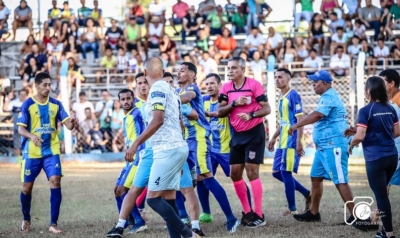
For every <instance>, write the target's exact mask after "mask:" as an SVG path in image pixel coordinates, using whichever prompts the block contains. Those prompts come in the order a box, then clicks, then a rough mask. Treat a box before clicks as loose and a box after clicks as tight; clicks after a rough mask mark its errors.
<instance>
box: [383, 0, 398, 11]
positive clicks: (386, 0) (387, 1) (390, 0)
mask: <svg viewBox="0 0 400 238" xmlns="http://www.w3.org/2000/svg"><path fill="white" fill-rule="evenodd" d="M394 2H395V0H380V1H379V3H380V5H381V9H384V8H385V7H388V8H391V7H392V6H393V5H394Z"/></svg>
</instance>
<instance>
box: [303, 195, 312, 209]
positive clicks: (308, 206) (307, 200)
mask: <svg viewBox="0 0 400 238" xmlns="http://www.w3.org/2000/svg"><path fill="white" fill-rule="evenodd" d="M304 201H305V203H306V206H305V208H304V212H306V211H308V210H310V207H311V193H310V195H308V197H306V198H305V199H304Z"/></svg>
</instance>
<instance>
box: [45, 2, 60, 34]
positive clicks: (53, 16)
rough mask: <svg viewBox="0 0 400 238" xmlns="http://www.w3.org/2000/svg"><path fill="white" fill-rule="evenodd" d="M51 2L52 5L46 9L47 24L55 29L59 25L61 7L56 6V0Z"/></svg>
mask: <svg viewBox="0 0 400 238" xmlns="http://www.w3.org/2000/svg"><path fill="white" fill-rule="evenodd" d="M51 4H52V5H53V7H52V8H50V9H49V10H48V11H47V19H48V24H49V26H50V27H53V28H54V31H57V30H58V29H60V27H61V21H60V15H61V8H58V7H57V0H52V1H51Z"/></svg>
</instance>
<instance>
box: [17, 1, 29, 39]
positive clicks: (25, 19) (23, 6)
mask: <svg viewBox="0 0 400 238" xmlns="http://www.w3.org/2000/svg"><path fill="white" fill-rule="evenodd" d="M20 27H28V29H29V34H31V35H33V23H32V9H31V8H30V7H29V6H28V4H27V3H26V0H21V1H20V4H19V6H18V7H17V8H15V10H14V22H13V41H15V37H16V33H17V29H18V28H20Z"/></svg>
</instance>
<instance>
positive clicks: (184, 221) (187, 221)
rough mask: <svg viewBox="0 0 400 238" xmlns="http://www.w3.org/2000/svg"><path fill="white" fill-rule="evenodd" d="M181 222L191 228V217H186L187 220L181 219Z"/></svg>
mask: <svg viewBox="0 0 400 238" xmlns="http://www.w3.org/2000/svg"><path fill="white" fill-rule="evenodd" d="M181 221H182V222H183V224H185V225H187V226H190V225H191V224H190V218H189V217H185V218H181Z"/></svg>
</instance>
